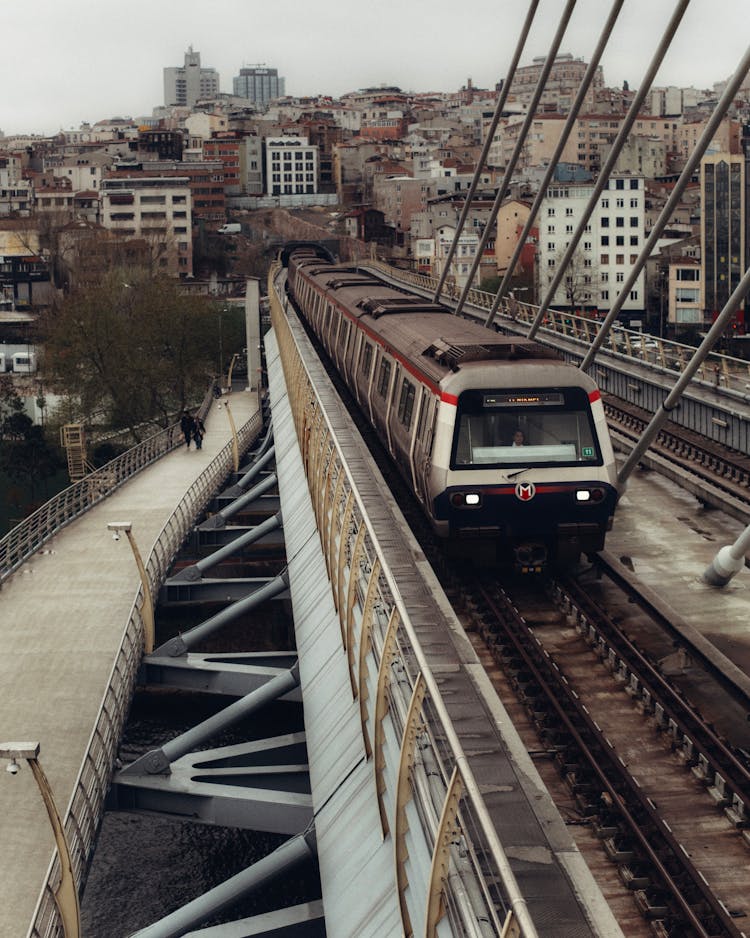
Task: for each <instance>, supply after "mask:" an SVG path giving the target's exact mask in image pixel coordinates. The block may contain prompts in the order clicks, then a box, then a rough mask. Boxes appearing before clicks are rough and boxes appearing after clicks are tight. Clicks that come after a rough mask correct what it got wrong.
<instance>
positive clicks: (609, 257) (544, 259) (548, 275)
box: [538, 174, 646, 325]
mask: <svg viewBox="0 0 750 938" xmlns="http://www.w3.org/2000/svg"><path fill="white" fill-rule="evenodd" d="M593 191H594V185H593V183H587V184H584V185H574V184H560V183H554V184H552V185H550V186H549V188H548V189H547V194H546V196H545V198H544V200H543V202H542V204H541V206H540V209H539V216H538V225H539V253H538V284H539V295H540V297H541V298H543V297H545V296H546V295H547V292H548V289H549V287H550V285H551V283H552V280H553V279H554V276H555V274H556V272H557V268H558V265H559V264H560V262H561V261H562V258H563V256H564V254H565V251H566V249H567V247H568V245H569V244H570V241H571V239H572V237H573V234H574V233H575V232H576V231H577V230H578V227H579V224H580V222H581V220H582V219H583V215H584V211H585V209H586V206H587V205H588V203H589V200H590V198H591V195H592V194H593ZM644 242H645V188H644V177H643V176H635V175H625V174H623V175H612V176H611V177H610V178H609V180H608V181H607V183H606V186H605V188H604V190H603V191H602V192H601V194H600V196H599V198H598V200H597V204H596V206H595V208H594V211H593V212H592V214H591V217H590V219H589V221H588V223H587V225H586V227H585V229H584V233H583V235H582V237H581V238H580V240H579V242H578V247H577V249H576V252H575V254H574V256H573V260H572V262H571V264H570V265H569V266H568V268H567V270H566V273H565V276H564V278H563V280H562V281H561V283H560V285H559V287H558V288H557V291H556V292H555V295H554V297H553V298H552V304H551V305H552V306H555V307H559V308H563V309H569V308H571V306H572V307H574V308H575V309H576V310H581V311H583V310H587V311H594V310H598V311H600V312H602V313H606V312H608V311H609V309H611V307H612V305H613V304H614V302H615V300H616V299H617V297H618V296H619V294H620V292H621V289H622V286H623V285H624V283H625V281H626V280H627V279H628V276H629V275H630V273H631V271H632V269H633V267H634V266H635V263H636V261H637V259H638V255H639V254H640V252H641V249H642V248H643V245H644ZM645 306H646V296H645V277H644V273H643V271H641V273H640V274H639V275H638V279H637V280H636V281H635V283H634V284H633V286H632V288H631V289H630V290H629V292H628V296H627V297H626V298H625V302H624V304H623V306H622V310H621V313H620V316H621V317H622V318H623V319H624V320H626V321H627V323H628V325H632V324H634V325H640V324H641V323H642V321H643V316H644V310H645Z"/></svg>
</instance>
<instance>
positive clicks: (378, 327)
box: [298, 257, 561, 381]
mask: <svg viewBox="0 0 750 938" xmlns="http://www.w3.org/2000/svg"><path fill="white" fill-rule="evenodd" d="M298 262H299V267H300V268H301V269H302V270H303V271H304V274H305V276H306V277H310V278H311V279H312V280H314V281H315V282H316V284H317V285H318V287H319V288H322V289H323V290H324V292H325V293H326V294H328V295H329V296H332V297H333V298H335V300H336V302H337V303H338V304H339V305H341V306H343V307H345V308H346V310H347V312H348V313H349V314H350V315H351V316H353V317H354V318H356V319H359V320H360V321H361V323H362V325H363V326H365V327H366V328H367V329H368V331H370V332H371V333H373V334H375V335H377V336H378V338H379V339H380V340H381V341H382V342H383V343H384V344H385V345H387V346H389V347H391V348H393V349H395V350H398V352H399V353H400V354H401V355H403V356H404V357H405V358H407V359H409V360H410V361H412V362H413V363H414V364H415V365H417V366H418V367H419V369H420V370H421V371H423V372H424V373H425V375H427V376H428V377H430V378H432V379H433V380H435V381H439V380H440V379H441V378H442V377H443V376H444V375H445V374H446V372H450V371H457V370H458V369H459V368H460V367H461V366H462V365H465V364H467V363H469V362H491V361H495V362H499V361H505V362H514V363H519V362H523V361H535V360H536V361H538V360H546V361H550V360H551V361H555V362H559V361H561V356H560V355H559V354H558V353H557V352H555V351H554V350H551V349H549V348H546V347H545V346H543V345H541V344H540V343H538V342H534V341H532V340H530V339H526V338H522V337H519V336H507V335H503V334H501V333H499V332H496V331H495V330H494V329H489V328H487V327H486V326H483V325H482V324H481V323H478V322H475V321H472V320H468V319H464V318H462V317H460V316H455V315H454V314H453V312H452V310H450V309H448V308H447V307H445V306H441V305H440V304H436V303H433V302H432V301H431V300H429V299H426V298H424V297H421V296H419V295H417V294H414V293H409V292H407V291H405V290H403V289H399V288H398V287H395V286H392V285H391V284H389V283H387V282H386V281H384V280H381V279H379V278H378V277H376V276H375V275H373V274H372V273H370V272H369V271H360V270H357V269H356V268H351V267H335V266H331V265H330V264H325V263H321V261H320V259H319V258H312V257H299V258H298Z"/></svg>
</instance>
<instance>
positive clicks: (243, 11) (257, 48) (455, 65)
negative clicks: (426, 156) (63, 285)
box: [0, 0, 750, 134]
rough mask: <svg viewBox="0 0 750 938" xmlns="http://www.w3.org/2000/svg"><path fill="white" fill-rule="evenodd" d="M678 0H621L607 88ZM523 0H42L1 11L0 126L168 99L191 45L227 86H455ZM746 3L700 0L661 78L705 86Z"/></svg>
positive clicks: (576, 50)
mask: <svg viewBox="0 0 750 938" xmlns="http://www.w3.org/2000/svg"><path fill="white" fill-rule="evenodd" d="M610 6H611V2H610V0H578V3H577V6H576V8H575V12H574V14H573V18H572V20H571V24H570V26H569V29H568V32H567V35H566V38H565V39H564V40H563V43H562V46H561V51H564V52H570V53H572V54H573V55H575V56H577V57H582V58H584V59H588V58H589V56H590V52H591V50H592V49H593V47H594V44H595V42H596V39H597V38H598V35H599V33H600V30H601V27H602V24H603V22H604V20H605V18H606V16H607V13H608V11H609V9H610ZM675 7H676V0H625V5H624V9H623V12H622V13H621V15H620V19H619V21H618V25H617V27H616V32H615V34H614V36H613V39H612V41H611V42H610V47H611V48H610V49H609V50H608V52H607V53H606V54H605V57H604V59H603V63H602V64H603V66H604V77H605V81H606V82H607V84H609V85H620V84H621V83H622V82H623V80H627V81H628V82H629V83H630V86H631V88H637V87H639V85H640V81H641V78H642V76H643V74H644V72H645V70H646V68H647V66H648V63H649V62H650V60H651V58H652V56H653V54H654V51H655V49H656V47H657V45H658V43H659V40H660V38H661V36H662V33H663V31H664V29H665V27H666V24H667V23H668V22H669V19H670V17H671V15H672V12H673V10H674V9H675ZM528 8H529V0H473V2H472V3H460V2H456V0H451V2H447V0H346V2H334V0H316V2H312V0H285V2H284V3H280V4H277V3H274V2H269V0H129V2H128V3H122V2H120V0H118V2H114V0H36V2H34V3H32V4H30V5H29V6H28V7H25V8H23V7H21V8H19V7H14V9H13V11H10V10H6V11H4V15H3V29H2V32H3V43H2V47H3V51H2V55H0V130H2V131H3V132H4V133H6V134H13V133H43V134H50V133H54V132H55V131H57V130H59V129H60V128H65V129H67V128H70V127H77V126H78V125H79V124H80V123H81V121H89V122H90V123H94V122H95V121H97V120H101V119H105V118H109V117H114V116H126V117H138V116H143V115H148V114H150V113H151V110H152V108H153V107H154V106H156V105H159V104H162V103H163V79H162V70H163V68H164V67H165V66H176V65H182V63H183V57H184V53H185V51H186V50H187V48H188V46H189V45H192V46H193V48H194V49H195V50H196V51H198V52H200V54H201V64H202V65H203V66H204V67H213V68H215V69H216V70H217V71H218V72H219V75H220V78H221V90H222V91H226V92H231V90H232V78H233V76H234V75H236V74H237V73H238V72H239V69H240V68H241V67H242V66H243V65H254V64H259V63H264V64H266V65H270V66H273V67H276V68H278V69H279V73H280V74H281V75H283V76H284V77H285V78H286V90H287V94H290V95H312V94H330V95H333V96H338V95H341V94H343V93H344V92H346V91H353V90H356V89H357V88H363V87H368V86H373V85H380V84H389V85H398V86H399V87H401V88H403V89H404V90H405V91H453V90H456V89H457V88H459V87H461V85H463V84H465V82H466V79H467V78H469V77H470V78H471V79H472V81H473V82H474V84H475V85H477V86H480V87H492V86H493V85H494V83H495V82H496V81H497V80H498V79H499V78H500V77H502V76H503V74H504V73H505V71H506V69H507V66H508V63H509V60H510V56H511V54H512V51H513V49H514V47H515V44H516V42H517V39H518V35H519V32H520V29H521V25H522V23H523V20H524V18H525V16H526V12H527V10H528ZM563 8H564V0H541V2H540V4H539V12H538V13H537V16H536V18H535V22H534V27H533V29H532V33H531V36H530V38H529V42H528V43H527V46H526V50H525V52H524V55H523V58H522V60H521V64H522V65H523V64H529V63H530V62H531V59H532V57H533V56H536V55H544V54H545V53H546V51H547V49H548V48H549V43H550V41H551V39H552V36H553V35H554V32H555V29H556V26H557V23H558V21H559V16H560V13H561V11H562V10H563ZM749 13H750V3H748V0H692V2H691V3H690V5H689V7H688V9H687V12H686V14H685V16H684V18H683V21H682V23H681V25H680V28H679V30H678V33H677V36H676V38H675V41H674V42H673V44H672V47H671V48H670V50H669V51H668V53H667V56H666V59H665V62H664V65H663V66H662V69H661V70H660V72H659V75H658V76H657V80H656V83H657V84H664V85H665V84H676V85H683V86H687V85H694V86H696V87H706V88H710V87H711V86H712V84H713V83H714V82H716V81H720V80H723V79H725V78H727V77H728V76H729V75H730V74H731V73H732V72H733V71H734V69H735V67H736V65H737V63H738V62H739V60H740V58H741V56H742V55H743V53H744V51H745V48H746V47H747V45H748V42H750V28H748V22H749V19H750V17H749V16H748V14H749Z"/></svg>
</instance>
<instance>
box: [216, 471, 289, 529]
mask: <svg viewBox="0 0 750 938" xmlns="http://www.w3.org/2000/svg"><path fill="white" fill-rule="evenodd" d="M277 481H278V480H277V478H276V473H275V472H272V473H271V474H270V475H268V476H266V478H265V479H264V480H263V481H262V482H259V483H258V484H257V485H256V486H255V487H254V488H252V489H250V491H249V492H246V493H245V494H244V495H241V496H240V497H239V498H236V499H235V500H234V501H233V502H231V503H230V504H229V505H227V507H226V508H222V509H221V511H217V512H216V514H215V515H211V517H210V518H208V519H207V520H206V521H204V522H203V524H201V525H199V529H200V530H203V531H212V530H213V529H214V528H223V527H224V525H225V524H226V523H227V521H228V520H229V518H231V517H232V516H233V515H236V514H237V512H238V511H242V509H243V508H245V507H246V506H247V505H249V504H251V502H254V501H255V499H256V498H259V497H260V496H261V495H265V493H266V492H267V491H268V490H269V489H272V488H275V486H276V483H277Z"/></svg>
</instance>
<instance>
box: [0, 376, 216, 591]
mask: <svg viewBox="0 0 750 938" xmlns="http://www.w3.org/2000/svg"><path fill="white" fill-rule="evenodd" d="M212 399H213V395H212V392H211V391H210V390H209V391H208V392H207V394H206V396H205V398H204V400H203V402H202V403H201V406H200V407H199V409H198V413H199V414H200V416H201V417H205V415H206V414H207V413H208V409H209V407H210V406H211V401H212ZM183 442H184V439H183V437H182V434H181V432H180V427H179V424H173V425H172V426H171V427H167V428H166V429H165V430H160V431H159V432H158V433H154V434H153V436H150V437H149V438H148V439H146V440H143V441H142V442H141V443H138V444H137V445H136V446H133V447H131V448H130V449H129V450H127V451H126V452H124V453H122V454H121V455H120V456H116V457H115V458H114V459H112V460H110V461H109V462H108V463H106V465H104V466H102V467H101V468H100V469H96V470H94V472H90V473H89V474H88V475H87V476H86V477H85V478H83V479H81V480H80V482H75V483H73V485H70V486H68V488H66V489H64V490H63V491H62V492H59V493H58V494H57V495H55V496H54V497H53V498H51V499H50V500H49V501H48V502H45V503H44V504H43V505H42V506H41V507H40V508H37V510H36V511H35V512H33V513H32V514H30V515H29V516H28V518H24V520H23V521H22V522H21V523H20V524H17V525H16V526H15V527H14V528H12V529H11V530H10V531H9V532H8V533H7V534H6V535H5V537H3V538H2V539H0V584H2V582H3V581H4V580H6V579H7V578H8V577H9V576H10V575H11V573H13V572H14V571H15V570H17V569H18V568H19V567H20V566H21V564H22V563H23V562H24V561H25V560H28V558H29V557H31V556H32V555H33V554H35V553H36V551H38V550H39V549H40V547H42V546H43V545H44V544H45V542H46V541H48V540H49V539H50V538H51V537H53V536H54V535H55V534H56V533H57V532H58V531H59V530H61V529H62V528H64V527H65V525H67V524H70V522H71V521H75V519H76V518H78V517H80V515H82V514H83V513H84V512H86V511H88V510H89V508H91V507H92V506H93V505H97V504H98V503H99V502H101V501H102V500H103V499H105V498H106V497H107V496H108V495H111V494H112V492H114V491H115V489H117V488H119V486H121V485H122V484H123V483H124V482H127V481H128V479H131V478H132V477H133V476H134V475H135V474H136V473H138V472H140V471H141V469H145V468H146V466H149V465H151V463H152V462H155V461H156V460H157V459H160V458H161V457H162V456H164V455H165V454H166V453H169V452H171V451H172V450H173V449H174V448H175V447H176V446H179V445H180V444H181V443H183Z"/></svg>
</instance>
